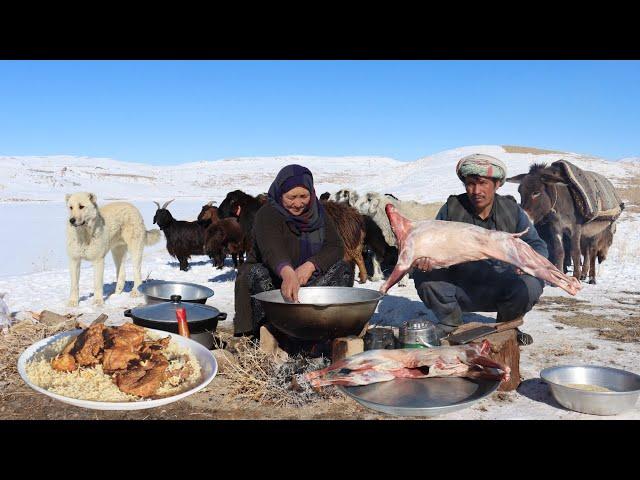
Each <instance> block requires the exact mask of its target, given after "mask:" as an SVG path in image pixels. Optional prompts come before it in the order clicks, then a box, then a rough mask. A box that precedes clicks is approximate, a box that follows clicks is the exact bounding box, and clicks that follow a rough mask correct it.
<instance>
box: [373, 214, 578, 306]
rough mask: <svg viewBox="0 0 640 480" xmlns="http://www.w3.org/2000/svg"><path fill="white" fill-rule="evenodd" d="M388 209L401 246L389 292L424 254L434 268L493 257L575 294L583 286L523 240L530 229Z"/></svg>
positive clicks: (392, 226)
mask: <svg viewBox="0 0 640 480" xmlns="http://www.w3.org/2000/svg"><path fill="white" fill-rule="evenodd" d="M386 212H387V216H388V217H389V222H390V223H391V228H392V229H393V232H394V234H395V236H396V238H397V240H398V243H399V245H400V249H399V252H398V263H397V264H396V267H395V268H394V269H393V272H391V275H390V276H389V278H388V279H387V281H386V282H385V283H384V284H383V285H382V287H380V292H381V293H386V292H387V290H389V288H391V287H392V286H393V285H394V284H395V283H396V282H398V280H399V279H400V278H402V276H404V274H405V273H406V272H407V271H408V270H409V269H410V268H411V266H412V264H413V262H414V261H415V260H416V259H417V258H420V257H426V258H429V260H430V262H431V265H432V268H447V267H450V266H451V265H456V264H458V263H464V262H471V261H476V260H486V259H489V258H493V259H496V260H501V261H503V262H506V263H510V264H511V265H514V266H516V267H518V268H519V269H521V270H522V271H523V272H526V273H528V274H529V275H533V276H534V277H537V278H540V279H542V280H545V281H547V282H549V283H550V284H552V285H555V286H556V287H560V288H562V289H563V290H565V291H566V292H568V293H570V294H571V295H576V294H577V293H578V291H579V290H580V289H581V288H582V286H581V285H580V281H579V280H578V279H577V278H572V277H569V276H567V275H565V274H564V273H562V272H561V271H560V270H558V269H557V268H556V267H555V266H554V265H553V264H552V263H551V262H549V260H547V259H546V258H544V257H543V256H542V255H540V254H538V253H537V252H536V251H535V250H533V249H532V248H531V247H530V246H529V245H528V244H527V243H526V242H524V241H523V240H520V238H519V237H520V236H522V235H524V234H525V233H526V230H525V231H524V232H520V233H507V232H500V231H496V230H488V229H486V228H482V227H478V226H476V225H471V224H467V223H462V222H447V221H442V220H425V221H421V222H412V221H411V220H409V219H408V218H406V217H403V216H402V215H400V213H399V212H398V210H397V209H396V208H395V207H394V206H393V205H391V204H389V205H387V206H386Z"/></svg>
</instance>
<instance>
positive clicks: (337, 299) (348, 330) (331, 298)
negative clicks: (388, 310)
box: [253, 287, 383, 341]
mask: <svg viewBox="0 0 640 480" xmlns="http://www.w3.org/2000/svg"><path fill="white" fill-rule="evenodd" d="M253 297H254V298H255V299H256V300H259V301H260V302H261V303H262V306H263V308H264V311H265V314H266V318H267V321H268V322H270V323H271V325H273V326H274V327H275V328H277V329H278V330H280V331H281V332H283V333H285V334H287V335H289V336H290V337H293V338H297V339H299V340H315V341H320V340H327V339H332V338H338V337H345V336H348V335H358V334H360V333H361V332H362V330H363V329H364V327H365V325H366V324H367V322H368V321H369V319H370V318H371V316H372V315H373V312H375V310H376V306H377V305H378V302H379V301H380V299H381V298H382V297H383V295H382V294H381V293H379V292H378V291H376V290H370V289H366V288H352V287H302V288H301V289H300V292H299V296H298V298H299V300H300V303H291V302H287V301H285V300H284V298H283V297H282V294H281V293H280V290H271V291H269V292H262V293H258V294H256V295H253Z"/></svg>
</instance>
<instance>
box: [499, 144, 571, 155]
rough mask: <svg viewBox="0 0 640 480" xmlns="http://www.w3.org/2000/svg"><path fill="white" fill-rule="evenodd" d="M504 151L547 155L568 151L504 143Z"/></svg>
mask: <svg viewBox="0 0 640 480" xmlns="http://www.w3.org/2000/svg"><path fill="white" fill-rule="evenodd" d="M502 148H504V151H505V152H507V153H531V154H533V155H545V154H550V153H559V154H565V153H567V152H560V151H558V150H544V149H542V148H533V147H519V146H517V145H502Z"/></svg>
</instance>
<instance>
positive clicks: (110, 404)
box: [18, 328, 218, 410]
mask: <svg viewBox="0 0 640 480" xmlns="http://www.w3.org/2000/svg"><path fill="white" fill-rule="evenodd" d="M144 330H145V340H159V339H162V338H166V337H167V336H170V337H171V339H170V341H169V344H168V346H167V347H166V348H165V349H164V350H163V352H162V353H163V354H164V356H165V357H166V359H167V360H168V362H169V367H168V371H171V369H180V368H182V367H184V366H188V367H189V372H190V373H189V375H188V377H186V378H183V377H180V378H177V376H173V377H168V378H167V379H165V380H164V381H163V382H162V384H161V385H160V388H159V389H158V390H157V391H156V394H155V395H154V396H153V397H152V398H143V397H139V396H136V395H132V394H129V393H125V392H123V391H121V390H120V389H119V388H118V386H117V385H116V383H115V382H114V380H113V377H112V376H111V375H108V374H107V373H105V372H104V371H103V370H102V365H100V364H98V365H94V366H92V367H80V368H77V369H76V370H74V371H71V372H65V371H58V370H55V369H54V368H53V367H52V366H51V361H52V359H54V358H55V357H56V356H57V355H58V354H59V353H61V352H62V351H63V349H64V348H65V346H67V345H68V344H69V343H70V342H71V341H72V340H73V339H74V337H76V336H78V335H79V334H80V333H82V332H83V330H82V329H77V330H70V331H67V332H62V333H59V334H57V335H54V336H51V337H48V338H45V339H43V340H40V341H39V342H36V343H34V344H33V345H31V346H30V347H29V348H27V349H26V350H25V351H24V352H23V353H22V355H20V358H19V359H18V372H19V373H20V376H21V377H22V379H23V380H24V381H25V383H26V384H27V385H29V386H30V387H31V388H33V389H34V390H35V391H37V392H40V393H43V394H44V395H47V396H49V397H51V398H55V399H56V400H60V401H61V402H64V403H68V404H70V405H75V406H78V407H84V408H91V409H96V410H141V409H145V408H154V407H159V406H162V405H167V404H169V403H172V402H176V401H178V400H181V399H183V398H185V397H188V396H189V395H192V394H194V393H196V392H198V391H199V390H202V389H203V388H205V387H206V386H207V385H208V384H209V383H210V382H211V380H213V378H214V377H215V376H216V373H217V372H218V364H217V362H216V359H215V357H214V356H213V354H212V353H211V351H210V350H208V349H207V348H206V347H205V346H203V345H201V344H199V343H198V342H195V341H193V340H191V339H189V338H186V337H183V336H180V335H177V334H175V333H170V332H164V331H160V330H153V329H149V328H145V329H144Z"/></svg>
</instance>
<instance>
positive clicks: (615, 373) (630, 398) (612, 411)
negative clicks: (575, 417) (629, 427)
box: [540, 365, 640, 415]
mask: <svg viewBox="0 0 640 480" xmlns="http://www.w3.org/2000/svg"><path fill="white" fill-rule="evenodd" d="M540 377H541V378H542V379H543V380H544V381H545V382H547V384H548V385H549V388H550V389H551V393H552V395H553V398H555V399H556V400H557V402H558V403H559V404H560V405H562V406H563V407H565V408H568V409H569V410H575V411H576V412H582V413H590V414H592V415H616V414H618V413H622V412H624V411H625V410H629V409H630V408H633V406H634V405H635V404H636V401H637V400H638V396H640V375H636V374H635V373H632V372H627V371H626V370H619V369H617V368H610V367H598V366H595V365H560V366H557V367H551V368H545V369H544V370H542V371H541V372H540ZM567 384H588V385H597V386H600V387H605V388H608V389H609V390H612V391H611V392H590V391H586V390H581V389H578V388H572V387H568V386H567Z"/></svg>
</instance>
